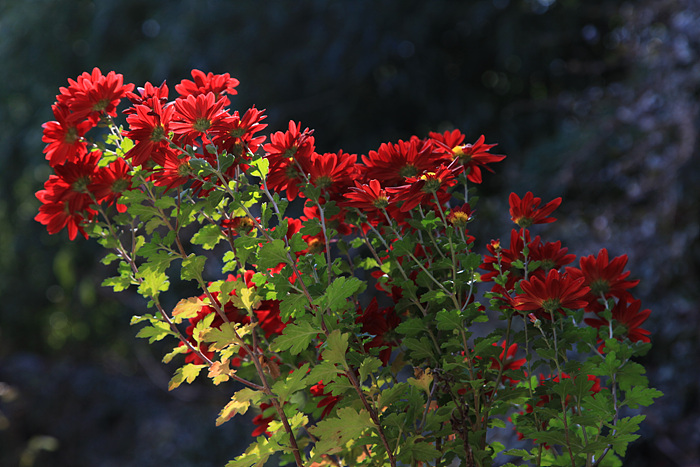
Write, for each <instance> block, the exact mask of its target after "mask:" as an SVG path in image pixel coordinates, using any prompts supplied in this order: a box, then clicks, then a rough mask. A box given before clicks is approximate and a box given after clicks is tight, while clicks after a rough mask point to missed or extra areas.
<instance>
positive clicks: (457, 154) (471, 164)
mask: <svg viewBox="0 0 700 467" xmlns="http://www.w3.org/2000/svg"><path fill="white" fill-rule="evenodd" d="M430 137H431V138H432V139H433V141H434V142H435V143H437V145H438V146H442V147H443V150H445V152H447V153H448V154H449V155H450V156H451V158H453V159H455V160H458V161H459V163H460V164H462V165H463V166H464V170H465V172H466V174H467V180H469V181H470V182H472V183H481V181H482V177H481V169H482V168H484V169H486V170H488V171H489V172H493V170H492V169H491V168H490V167H488V166H487V165H486V164H491V163H493V162H500V161H502V160H503V159H505V158H506V156H503V155H500V154H491V153H489V151H490V150H491V148H492V147H494V146H496V145H495V144H484V135H481V136H480V137H479V139H478V140H477V141H476V142H475V143H474V144H462V142H463V141H464V138H465V137H464V135H463V134H462V133H460V132H459V130H454V131H452V132H449V131H448V132H445V133H443V134H440V133H430Z"/></svg>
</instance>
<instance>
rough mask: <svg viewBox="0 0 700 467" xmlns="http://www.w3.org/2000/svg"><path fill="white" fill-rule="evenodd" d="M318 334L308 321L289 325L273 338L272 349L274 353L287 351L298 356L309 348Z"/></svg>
mask: <svg viewBox="0 0 700 467" xmlns="http://www.w3.org/2000/svg"><path fill="white" fill-rule="evenodd" d="M319 333H320V331H319V330H318V329H316V328H314V327H313V326H312V325H311V323H310V322H308V321H299V322H296V323H291V324H288V325H287V326H286V327H285V328H284V331H282V335H280V336H277V338H275V340H274V342H273V343H272V347H273V349H274V350H275V351H276V352H282V351H285V350H289V351H290V352H291V353H292V355H298V354H299V353H301V352H303V351H304V350H306V349H307V348H308V347H309V345H310V344H311V342H312V341H313V340H314V339H315V338H316V336H318V334H319Z"/></svg>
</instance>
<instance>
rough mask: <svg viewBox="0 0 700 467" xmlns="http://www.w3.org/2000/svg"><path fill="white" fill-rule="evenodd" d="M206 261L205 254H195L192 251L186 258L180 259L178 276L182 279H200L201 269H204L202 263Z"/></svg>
mask: <svg viewBox="0 0 700 467" xmlns="http://www.w3.org/2000/svg"><path fill="white" fill-rule="evenodd" d="M206 262H207V257H206V256H201V255H195V254H194V253H190V255H189V256H188V257H187V258H185V259H183V260H182V269H181V270H180V278H181V279H182V280H183V281H189V280H194V279H200V278H201V277H202V271H204V265H205V264H206Z"/></svg>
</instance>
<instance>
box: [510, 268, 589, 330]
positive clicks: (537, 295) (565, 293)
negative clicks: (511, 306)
mask: <svg viewBox="0 0 700 467" xmlns="http://www.w3.org/2000/svg"><path fill="white" fill-rule="evenodd" d="M520 287H521V288H522V290H523V293H522V294H518V295H516V297H515V309H516V310H519V311H532V312H534V314H535V315H536V316H537V317H538V318H544V319H549V320H551V319H552V314H553V313H554V312H559V313H561V314H565V312H564V309H571V310H577V309H580V308H584V307H585V306H586V305H587V304H588V301H586V300H585V296H586V295H587V294H588V291H589V289H588V287H586V286H585V285H584V283H583V278H582V277H579V278H574V277H573V276H571V275H569V274H566V273H564V274H560V273H559V271H557V270H556V269H552V270H550V271H549V273H547V277H546V278H545V279H544V280H542V279H540V278H538V277H533V278H531V279H530V280H523V281H521V282H520Z"/></svg>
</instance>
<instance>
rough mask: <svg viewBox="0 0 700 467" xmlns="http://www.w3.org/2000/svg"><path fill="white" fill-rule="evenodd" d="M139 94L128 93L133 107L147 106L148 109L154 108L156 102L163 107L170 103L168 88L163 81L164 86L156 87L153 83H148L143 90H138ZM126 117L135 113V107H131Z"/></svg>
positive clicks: (126, 111) (126, 112) (127, 95)
mask: <svg viewBox="0 0 700 467" xmlns="http://www.w3.org/2000/svg"><path fill="white" fill-rule="evenodd" d="M136 90H137V91H138V94H136V93H135V92H133V91H130V92H127V93H126V97H127V99H129V100H130V101H131V103H132V104H133V105H145V106H147V107H153V106H154V105H155V103H156V102H159V103H160V105H161V107H163V106H165V105H166V104H167V103H168V86H167V85H166V84H165V81H163V84H161V85H160V86H158V87H156V86H153V85H152V84H151V83H149V82H146V84H144V85H143V87H142V88H137V89H136ZM124 113H125V114H126V115H130V114H133V113H135V110H134V108H133V107H130V108H128V109H126V110H125V111H124Z"/></svg>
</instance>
